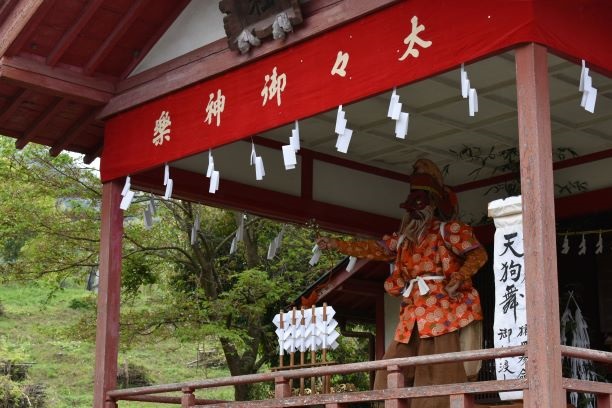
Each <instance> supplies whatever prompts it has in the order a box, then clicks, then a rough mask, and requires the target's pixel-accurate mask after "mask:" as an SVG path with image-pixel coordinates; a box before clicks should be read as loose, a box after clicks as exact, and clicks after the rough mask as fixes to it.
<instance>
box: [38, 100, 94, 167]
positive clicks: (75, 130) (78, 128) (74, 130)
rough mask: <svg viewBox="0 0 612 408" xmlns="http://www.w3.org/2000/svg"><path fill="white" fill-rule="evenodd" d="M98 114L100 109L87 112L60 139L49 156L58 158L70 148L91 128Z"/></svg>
mask: <svg viewBox="0 0 612 408" xmlns="http://www.w3.org/2000/svg"><path fill="white" fill-rule="evenodd" d="M97 114H98V109H92V110H90V111H89V112H86V113H85V114H84V115H83V116H81V117H80V118H79V119H78V120H77V121H76V122H75V123H74V125H72V127H71V128H70V129H68V131H67V132H66V133H65V134H64V136H62V137H61V138H60V139H58V140H57V142H55V144H54V145H53V146H52V147H51V149H49V154H50V155H51V156H53V157H55V156H57V155H58V154H60V153H61V152H62V150H64V149H65V148H66V146H68V145H69V144H70V143H72V141H73V140H74V139H75V138H76V137H77V136H78V135H79V134H80V133H81V132H82V131H83V129H85V128H86V127H87V126H89V125H90V124H91V123H92V122H93V121H94V120H95V119H96V115H97Z"/></svg>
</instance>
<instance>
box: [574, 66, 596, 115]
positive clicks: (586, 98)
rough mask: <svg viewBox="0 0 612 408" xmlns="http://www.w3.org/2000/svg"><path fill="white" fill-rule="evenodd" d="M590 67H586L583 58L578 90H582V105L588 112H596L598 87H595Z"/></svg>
mask: <svg viewBox="0 0 612 408" xmlns="http://www.w3.org/2000/svg"><path fill="white" fill-rule="evenodd" d="M589 72H590V71H589V68H587V67H586V62H585V61H584V60H582V69H581V71H580V85H578V90H579V91H580V92H582V98H581V100H580V106H581V107H583V108H584V109H585V110H586V111H587V112H590V113H594V112H595V102H596V100H597V88H594V87H593V78H591V76H590V75H589Z"/></svg>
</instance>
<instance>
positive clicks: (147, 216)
mask: <svg viewBox="0 0 612 408" xmlns="http://www.w3.org/2000/svg"><path fill="white" fill-rule="evenodd" d="M144 226H145V229H147V230H150V229H151V228H152V227H153V215H152V214H151V207H150V206H147V207H145V209H144Z"/></svg>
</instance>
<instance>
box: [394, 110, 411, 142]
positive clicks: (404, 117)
mask: <svg viewBox="0 0 612 408" xmlns="http://www.w3.org/2000/svg"><path fill="white" fill-rule="evenodd" d="M407 134H408V113H407V112H401V113H400V114H399V118H398V120H397V122H396V123H395V137H397V138H398V139H405V138H406V135H407Z"/></svg>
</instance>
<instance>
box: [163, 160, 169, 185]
mask: <svg viewBox="0 0 612 408" xmlns="http://www.w3.org/2000/svg"><path fill="white" fill-rule="evenodd" d="M169 179H170V166H168V164H166V165H165V166H164V186H165V185H167V184H168V180H169Z"/></svg>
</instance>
